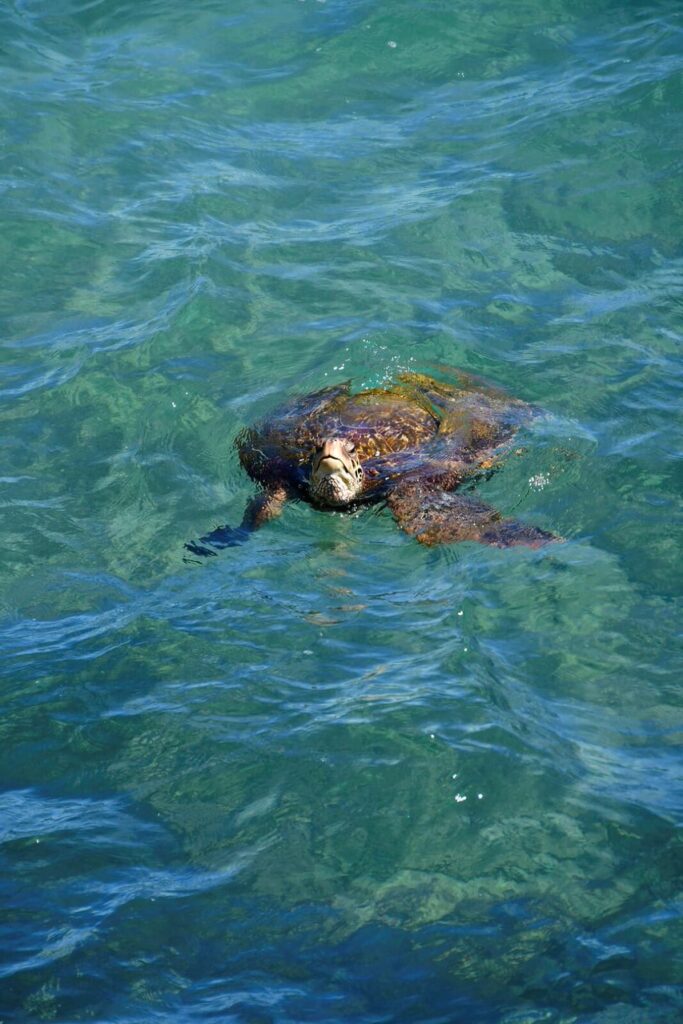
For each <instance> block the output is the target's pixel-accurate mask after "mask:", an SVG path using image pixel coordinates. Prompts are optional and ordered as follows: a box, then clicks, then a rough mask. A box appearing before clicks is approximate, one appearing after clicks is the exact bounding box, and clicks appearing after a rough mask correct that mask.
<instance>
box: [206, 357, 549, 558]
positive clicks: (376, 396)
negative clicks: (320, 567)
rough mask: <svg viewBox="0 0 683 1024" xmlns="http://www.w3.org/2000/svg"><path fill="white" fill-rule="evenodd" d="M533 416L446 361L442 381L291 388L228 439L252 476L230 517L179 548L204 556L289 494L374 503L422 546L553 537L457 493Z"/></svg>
mask: <svg viewBox="0 0 683 1024" xmlns="http://www.w3.org/2000/svg"><path fill="white" fill-rule="evenodd" d="M532 415H533V410H532V408H531V406H529V405H528V404H527V403H526V402H523V401H521V400H519V399H516V398H511V397H510V396H509V395H507V394H505V393H504V392H503V391H501V390H499V389H497V388H493V387H491V386H489V385H487V384H484V383H483V382H481V381H478V380H476V379H474V378H472V377H470V376H468V375H466V374H463V373H459V372H456V371H450V381H449V382H445V381H444V380H437V379H435V378H432V377H428V376H425V375H423V374H419V373H403V374H401V375H400V376H399V377H398V378H397V379H396V381H395V382H393V383H390V384H387V385H385V386H383V387H378V388H372V389H370V390H366V391H360V392H358V393H355V394H354V393H353V392H352V390H351V386H350V383H349V382H345V383H342V384H338V385H335V386H333V387H328V388H325V389H323V390H322V391H316V392H315V393H313V394H310V395H305V396H303V397H300V398H296V399H295V400H293V401H291V402H289V403H288V404H286V405H284V406H282V407H280V408H279V409H276V410H275V411H274V412H273V413H271V414H270V415H269V416H267V417H266V418H265V419H264V420H262V421H261V422H259V423H257V424H255V425H254V426H252V427H248V428H247V429H245V430H244V431H242V433H241V434H240V435H239V436H238V437H237V439H236V442H235V443H236V446H237V450H238V452H239V458H240V462H241V464H242V466H243V467H244V469H245V470H246V471H247V473H248V474H249V476H250V477H251V478H252V479H253V480H254V481H255V482H256V483H257V484H258V485H259V492H258V494H257V495H256V496H255V497H254V498H253V499H252V500H251V501H250V502H249V504H248V505H247V508H246V511H245V513H244V517H243V519H242V523H241V525H240V526H239V527H237V528H231V527H227V526H222V527H219V528H218V529H216V530H213V531H212V532H211V533H210V534H207V535H206V536H205V537H202V538H201V540H200V541H199V543H194V542H193V543H190V544H187V545H186V547H187V548H188V549H189V550H190V551H192V552H193V553H194V554H200V555H209V554H215V549H216V548H222V547H231V546H233V545H235V544H239V543H241V542H242V541H244V540H245V539H246V538H247V537H248V536H249V534H250V533H251V532H252V531H253V530H256V529H257V528H258V527H260V526H262V525H263V524H264V523H265V522H267V521H268V520H269V519H272V518H274V517H275V516H277V515H278V514H279V513H280V511H281V510H282V507H283V505H284V504H285V502H286V501H287V500H288V499H292V498H294V499H297V498H298V499H303V500H305V501H308V502H310V503H312V504H313V505H315V506H317V507H318V508H321V509H326V508H334V509H340V508H342V509H343V508H350V507H354V506H355V505H357V504H358V503H361V502H380V501H382V502H385V503H386V504H387V505H388V507H389V509H390V510H391V512H392V514H393V516H394V519H395V520H396V522H397V523H398V525H399V526H400V527H401V528H402V529H403V530H405V531H406V532H407V533H409V534H411V535H412V536H413V537H415V538H417V540H418V541H420V542H421V543H422V544H428V545H430V544H442V543H452V542H456V541H464V540H473V541H479V542H481V543H483V544H494V545H497V546H499V547H508V546H511V545H515V544H524V545H527V546H529V547H540V546H541V545H543V544H547V543H548V542H550V541H553V540H557V539H558V538H557V537H555V536H554V535H553V534H550V533H548V532H546V531H545V530H541V529H538V528H537V527H535V526H530V525H528V524H526V523H522V522H518V521H516V520H513V519H505V518H502V517H501V515H500V514H499V513H498V512H497V511H496V510H495V509H493V508H491V507H490V506H488V505H485V504H484V503H483V502H481V501H479V500H477V499H475V498H472V497H470V496H469V495H463V494H460V493H457V491H458V488H459V487H460V485H461V484H463V483H465V482H466V481H468V480H469V481H472V479H473V478H476V477H477V476H479V475H481V474H482V473H485V472H487V471H489V470H490V469H491V468H492V467H493V466H495V465H496V464H498V462H499V460H500V457H501V455H502V453H503V452H504V450H505V445H506V442H509V441H510V439H511V438H512V437H513V435H514V434H515V432H516V430H517V429H518V427H519V426H520V425H521V424H522V423H524V422H525V421H527V420H529V419H530V417H531V416H532Z"/></svg>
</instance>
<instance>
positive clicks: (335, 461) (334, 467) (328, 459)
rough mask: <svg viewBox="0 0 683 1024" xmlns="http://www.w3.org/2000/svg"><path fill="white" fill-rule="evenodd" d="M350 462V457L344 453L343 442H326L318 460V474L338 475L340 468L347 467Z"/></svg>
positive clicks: (334, 440)
mask: <svg viewBox="0 0 683 1024" xmlns="http://www.w3.org/2000/svg"><path fill="white" fill-rule="evenodd" d="M348 461H349V460H348V456H347V454H346V452H345V451H344V446H343V445H342V443H341V441H338V440H336V439H335V438H333V439H332V440H331V441H325V443H324V444H323V446H322V450H321V451H320V452H319V453H318V458H317V460H316V462H317V468H318V472H319V473H324V474H325V475H329V474H330V473H338V472H339V466H340V465H341V466H347V465H348Z"/></svg>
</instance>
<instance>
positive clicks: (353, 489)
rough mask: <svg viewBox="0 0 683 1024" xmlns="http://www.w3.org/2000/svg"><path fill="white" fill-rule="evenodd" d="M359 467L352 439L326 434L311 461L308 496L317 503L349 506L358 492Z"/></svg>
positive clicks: (360, 473) (359, 489)
mask: <svg viewBox="0 0 683 1024" xmlns="http://www.w3.org/2000/svg"><path fill="white" fill-rule="evenodd" d="M362 486H363V467H362V466H361V464H360V460H359V458H358V456H357V455H356V446H355V445H354V444H353V442H352V441H346V440H342V439H341V438H339V437H330V438H328V439H327V440H325V441H323V443H322V444H321V445H320V446H319V447H318V448H316V450H315V454H314V456H313V461H312V462H311V480H310V488H311V495H312V496H313V498H314V499H315V500H316V501H319V502H320V504H321V505H349V504H350V503H351V502H352V501H353V500H354V499H355V498H357V497H358V495H359V494H360V492H361V488H362Z"/></svg>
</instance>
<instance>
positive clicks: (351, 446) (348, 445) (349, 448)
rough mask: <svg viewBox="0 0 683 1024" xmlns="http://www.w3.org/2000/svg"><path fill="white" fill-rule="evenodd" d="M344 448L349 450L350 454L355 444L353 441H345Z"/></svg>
mask: <svg viewBox="0 0 683 1024" xmlns="http://www.w3.org/2000/svg"><path fill="white" fill-rule="evenodd" d="M346 450H347V452H351V454H353V453H354V452H355V450H356V446H355V444H354V443H353V441H347V442H346Z"/></svg>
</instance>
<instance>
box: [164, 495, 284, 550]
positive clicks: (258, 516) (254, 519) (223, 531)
mask: <svg viewBox="0 0 683 1024" xmlns="http://www.w3.org/2000/svg"><path fill="white" fill-rule="evenodd" d="M288 497H289V491H288V489H287V488H286V487H269V488H267V489H266V490H264V491H260V492H259V494H257V495H255V496H254V497H253V498H252V499H251V501H249V502H248V503H247V507H246V508H245V510H244V515H243V516H242V522H241V523H240V525H239V526H237V527H235V526H217V527H216V529H215V530H212V531H211V533H206V534H205V535H204V536H203V537H200V538H199V541H192V540H191V541H188V542H187V544H185V545H184V547H185V549H186V550H187V551H191V552H192V554H193V555H201V556H202V557H203V558H207V557H211V556H215V555H217V554H218V552H219V551H221V550H222V549H223V548H234V547H237V546H238V545H239V544H244V542H245V540H248V539H249V537H250V536H251V534H252V533H253V532H254V530H258V529H259V527H260V526H263V525H264V523H267V522H270V520H271V519H275V518H276V517H277V516H279V515H280V513H281V512H282V508H283V506H284V504H285V502H286V501H287V499H288Z"/></svg>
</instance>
